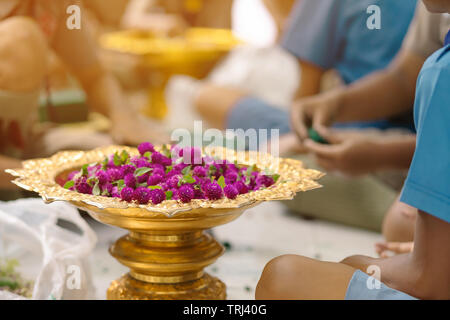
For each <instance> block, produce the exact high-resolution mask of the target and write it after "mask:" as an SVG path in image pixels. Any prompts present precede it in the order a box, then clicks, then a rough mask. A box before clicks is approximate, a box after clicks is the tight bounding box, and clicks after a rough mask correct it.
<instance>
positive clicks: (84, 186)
mask: <svg viewBox="0 0 450 320" xmlns="http://www.w3.org/2000/svg"><path fill="white" fill-rule="evenodd" d="M75 190H77V191H78V192H79V193H84V194H92V187H91V186H90V185H89V183H87V178H86V177H79V178H78V179H77V180H76V181H75Z"/></svg>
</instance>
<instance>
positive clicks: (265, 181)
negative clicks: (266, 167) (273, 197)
mask: <svg viewBox="0 0 450 320" xmlns="http://www.w3.org/2000/svg"><path fill="white" fill-rule="evenodd" d="M255 183H256V185H260V186H264V187H266V188H268V187H270V186H271V185H273V184H274V183H275V181H274V180H273V178H272V177H269V176H266V175H259V176H258V177H257V178H256V180H255Z"/></svg>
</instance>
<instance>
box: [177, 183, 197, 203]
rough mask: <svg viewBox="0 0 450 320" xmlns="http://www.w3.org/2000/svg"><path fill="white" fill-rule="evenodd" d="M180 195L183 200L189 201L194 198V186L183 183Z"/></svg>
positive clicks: (179, 191) (179, 190)
mask: <svg viewBox="0 0 450 320" xmlns="http://www.w3.org/2000/svg"><path fill="white" fill-rule="evenodd" d="M178 196H179V198H180V200H181V202H183V203H189V202H191V200H192V199H194V196H195V193H194V188H193V187H192V186H191V185H189V184H185V185H182V186H181V187H180V189H178Z"/></svg>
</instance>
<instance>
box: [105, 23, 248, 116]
mask: <svg viewBox="0 0 450 320" xmlns="http://www.w3.org/2000/svg"><path fill="white" fill-rule="evenodd" d="M240 43H241V42H240V41H239V40H238V39H237V38H236V37H235V36H234V35H233V32H232V31H231V30H227V29H212V28H190V29H188V30H187V31H186V32H185V33H184V34H183V35H180V36H178V37H158V36H156V35H154V34H152V33H151V32H149V31H139V30H126V31H119V32H113V33H109V34H105V35H104V36H102V37H101V39H100V44H101V46H102V47H103V48H104V49H106V50H109V51H111V52H116V53H121V54H126V55H130V56H132V57H134V58H136V59H137V62H136V64H137V73H138V74H140V75H142V78H146V79H147V82H148V83H147V85H148V87H149V89H148V105H147V106H145V107H144V108H143V109H142V113H143V114H144V115H146V116H148V117H151V118H155V119H164V118H165V116H166V113H167V106H166V102H165V97H164V90H165V86H166V84H167V81H168V80H169V78H170V77H171V76H173V75H176V74H183V75H188V76H191V77H194V78H197V79H202V78H204V77H205V76H206V75H208V73H209V72H210V71H211V69H212V68H213V67H214V66H215V64H216V63H217V62H218V61H219V60H220V59H221V58H222V57H224V56H225V55H226V54H227V53H228V52H230V51H231V50H232V49H233V48H234V47H235V46H236V45H238V44H240ZM114 61H116V60H114ZM119 61H120V60H119ZM115 63H116V62H115Z"/></svg>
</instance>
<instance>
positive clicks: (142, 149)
mask: <svg viewBox="0 0 450 320" xmlns="http://www.w3.org/2000/svg"><path fill="white" fill-rule="evenodd" d="M138 150H139V153H140V154H141V156H143V155H144V154H145V153H146V152H155V147H154V146H153V144H151V143H150V142H143V143H141V144H140V145H139V146H138Z"/></svg>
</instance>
